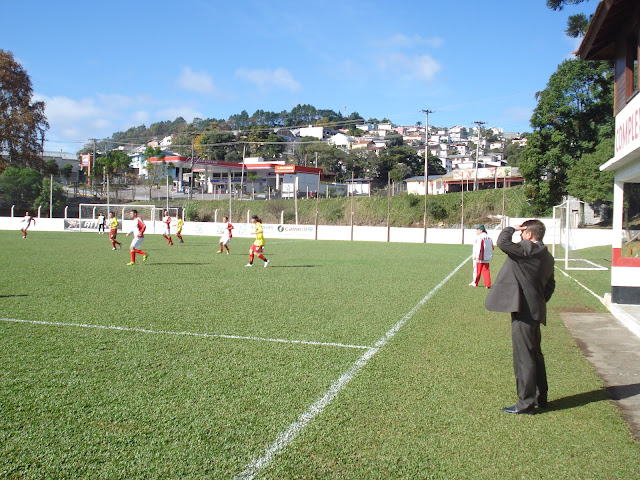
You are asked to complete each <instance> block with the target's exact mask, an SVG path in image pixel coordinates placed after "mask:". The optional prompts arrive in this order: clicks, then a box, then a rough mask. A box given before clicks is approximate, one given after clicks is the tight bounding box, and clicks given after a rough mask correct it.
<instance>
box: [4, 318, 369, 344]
mask: <svg viewBox="0 0 640 480" xmlns="http://www.w3.org/2000/svg"><path fill="white" fill-rule="evenodd" d="M0 321H2V322H13V323H29V324H33V325H50V326H57V327H77V328H97V329H101V330H118V331H121V332H135V333H150V334H156V335H186V336H189V337H202V338H226V339H231V340H253V341H257V342H277V343H294V344H295V343H297V344H302V345H318V346H322V347H341V348H356V349H360V350H367V349H370V348H371V347H367V346H364V345H346V344H343V343H331V342H314V341H307V340H287V339H285V338H263V337H243V336H241V335H223V334H212V333H194V332H171V331H167V330H148V329H145V328H129V327H116V326H106V325H89V324H84V323H65V322H46V321H42V320H19V319H16V318H0Z"/></svg>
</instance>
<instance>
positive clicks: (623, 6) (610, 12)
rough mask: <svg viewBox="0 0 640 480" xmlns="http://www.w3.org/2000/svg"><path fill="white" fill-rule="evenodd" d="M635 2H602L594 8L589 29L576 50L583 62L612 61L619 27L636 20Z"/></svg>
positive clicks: (626, 0) (604, 0)
mask: <svg viewBox="0 0 640 480" xmlns="http://www.w3.org/2000/svg"><path fill="white" fill-rule="evenodd" d="M638 8H639V5H638V1H637V0H602V1H601V2H600V3H599V4H598V7H597V8H596V11H595V13H594V14H593V17H592V18H591V23H590V24H589V29H588V30H587V33H586V34H585V36H584V38H583V39H582V43H581V44H580V47H579V48H578V50H577V52H576V53H577V54H578V56H579V57H580V58H581V59H583V60H613V59H615V58H616V40H617V37H618V34H619V33H620V30H621V26H622V25H625V24H626V23H628V22H629V19H633V18H637V13H636V14H635V16H634V12H636V11H637V10H638Z"/></svg>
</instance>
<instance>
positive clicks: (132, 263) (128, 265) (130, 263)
mask: <svg viewBox="0 0 640 480" xmlns="http://www.w3.org/2000/svg"><path fill="white" fill-rule="evenodd" d="M135 264H136V262H129V263H127V267H130V266H131V265H135Z"/></svg>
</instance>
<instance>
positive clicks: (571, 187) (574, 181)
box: [567, 138, 614, 204]
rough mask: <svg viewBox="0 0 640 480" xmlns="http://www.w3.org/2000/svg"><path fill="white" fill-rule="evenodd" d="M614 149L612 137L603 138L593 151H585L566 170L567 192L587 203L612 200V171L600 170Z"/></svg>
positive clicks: (609, 201)
mask: <svg viewBox="0 0 640 480" xmlns="http://www.w3.org/2000/svg"><path fill="white" fill-rule="evenodd" d="M613 151H614V140H613V138H607V139H605V140H603V141H602V142H601V143H600V144H599V145H598V146H597V147H596V149H595V151H594V152H593V153H587V154H585V155H583V156H582V159H581V160H580V161H579V162H577V163H576V164H574V165H573V166H572V167H571V168H570V169H569V172H568V177H569V182H568V184H567V193H568V194H569V195H572V196H574V197H576V198H579V199H580V200H584V201H585V202H589V203H608V204H610V203H611V202H613V172H601V171H600V165H602V164H604V163H606V162H607V161H608V160H609V159H610V158H611V157H612V156H613Z"/></svg>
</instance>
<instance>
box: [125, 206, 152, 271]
mask: <svg viewBox="0 0 640 480" xmlns="http://www.w3.org/2000/svg"><path fill="white" fill-rule="evenodd" d="M129 215H130V216H131V220H133V228H132V229H131V231H130V232H129V233H127V237H128V236H129V235H131V234H135V237H134V238H133V240H132V241H131V247H129V251H130V252H131V261H130V262H129V263H127V265H128V266H131V265H135V264H136V253H139V254H140V255H142V261H143V262H146V261H147V258H149V254H147V253H145V252H143V251H142V250H140V247H141V246H142V242H144V231H145V230H146V229H147V226H146V225H145V224H144V222H143V221H142V219H141V218H140V217H138V211H137V210H131V212H129Z"/></svg>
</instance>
